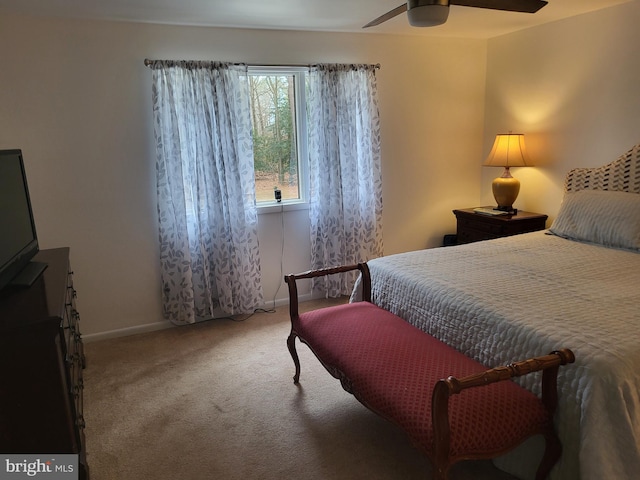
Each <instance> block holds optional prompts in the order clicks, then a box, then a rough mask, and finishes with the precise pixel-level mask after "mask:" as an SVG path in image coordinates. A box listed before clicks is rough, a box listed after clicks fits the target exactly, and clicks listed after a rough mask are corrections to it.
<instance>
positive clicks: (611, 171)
mask: <svg viewBox="0 0 640 480" xmlns="http://www.w3.org/2000/svg"><path fill="white" fill-rule="evenodd" d="M579 190H614V191H621V192H631V193H640V144H638V145H636V146H635V147H633V148H632V149H631V150H629V151H628V152H627V153H625V154H624V155H622V156H621V157H620V158H618V159H617V160H615V161H614V162H611V163H609V164H608V165H603V166H602V167H595V168H575V169H573V170H571V171H569V173H568V174H567V177H566V178H565V182H564V191H565V192H577V191H579Z"/></svg>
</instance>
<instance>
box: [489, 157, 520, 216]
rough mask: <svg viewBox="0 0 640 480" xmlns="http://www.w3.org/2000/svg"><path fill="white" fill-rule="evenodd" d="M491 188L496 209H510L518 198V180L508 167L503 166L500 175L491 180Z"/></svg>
mask: <svg viewBox="0 0 640 480" xmlns="http://www.w3.org/2000/svg"><path fill="white" fill-rule="evenodd" d="M491 190H492V191H493V197H494V198H495V199H496V202H497V203H498V210H505V211H510V210H512V209H513V204H514V203H515V201H516V198H518V193H520V181H519V180H518V179H517V178H513V177H512V176H511V172H509V167H505V169H504V172H502V176H500V177H498V178H495V179H494V180H493V183H492V184H491Z"/></svg>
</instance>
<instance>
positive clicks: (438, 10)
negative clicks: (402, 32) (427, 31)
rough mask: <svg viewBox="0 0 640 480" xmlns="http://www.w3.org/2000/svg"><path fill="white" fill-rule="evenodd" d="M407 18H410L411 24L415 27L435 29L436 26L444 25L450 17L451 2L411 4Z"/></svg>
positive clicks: (433, 1) (423, 0) (440, 0)
mask: <svg viewBox="0 0 640 480" xmlns="http://www.w3.org/2000/svg"><path fill="white" fill-rule="evenodd" d="M420 4H423V5H420ZM443 4H444V5H443ZM407 17H409V23H410V24H411V25H412V26H414V27H435V26H436V25H442V24H443V23H445V22H446V21H447V18H448V17H449V2H448V0H447V1H442V0H428V1H425V0H421V1H413V2H409V3H408V9H407Z"/></svg>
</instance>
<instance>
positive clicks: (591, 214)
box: [549, 190, 640, 252]
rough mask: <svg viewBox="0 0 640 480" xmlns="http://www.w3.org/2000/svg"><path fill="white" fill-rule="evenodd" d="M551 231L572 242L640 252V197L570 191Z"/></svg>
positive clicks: (628, 194) (612, 193)
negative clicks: (576, 241) (577, 241)
mask: <svg viewBox="0 0 640 480" xmlns="http://www.w3.org/2000/svg"><path fill="white" fill-rule="evenodd" d="M549 231H550V232H551V233H553V234H555V235H558V236H560V237H565V238H569V239H572V240H580V241H584V242H591V243H597V244H599V245H604V246H607V247H615V248H624V249H627V250H633V251H636V252H640V195H639V194H637V193H627V192H610V191H604V190H580V191H578V192H568V193H566V194H565V196H564V200H563V201H562V206H561V207H560V211H559V212H558V217H557V218H556V219H555V220H554V222H553V224H552V225H551V228H550V229H549Z"/></svg>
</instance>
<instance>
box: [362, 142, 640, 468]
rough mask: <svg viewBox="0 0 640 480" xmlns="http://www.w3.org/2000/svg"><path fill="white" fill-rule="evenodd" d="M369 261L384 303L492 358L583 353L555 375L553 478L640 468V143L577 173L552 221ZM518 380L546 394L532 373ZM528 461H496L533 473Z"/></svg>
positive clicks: (479, 356) (377, 299)
mask: <svg viewBox="0 0 640 480" xmlns="http://www.w3.org/2000/svg"><path fill="white" fill-rule="evenodd" d="M368 265H369V269H370V271H371V280H372V301H373V302H374V303H375V304H377V305H379V306H380V307H382V308H384V309H386V310H389V311H391V312H393V313H395V314H397V315H399V316H400V317H402V318H404V319H405V320H406V321H408V322H409V323H411V324H413V325H415V326H417V327H419V328H420V329H422V330H424V331H425V332H427V333H429V334H431V335H433V336H435V337H436V338H438V339H440V340H442V341H444V342H445V343H448V344H449V345H451V346H453V347H454V348H456V349H457V350H459V351H461V352H462V353H464V354H465V355H467V356H470V357H472V358H474V359H476V360H478V361H480V362H481V363H483V364H485V365H501V364H504V363H508V362H509V361H511V360H513V359H518V358H527V357H532V356H535V355H538V354H540V353H541V352H549V351H551V350H553V349H555V348H558V347H561V346H566V347H569V348H571V349H572V350H573V351H574V353H575V356H576V363H575V365H573V366H572V368H568V369H564V371H562V372H561V373H560V376H559V379H558V385H559V393H560V403H559V407H558V411H557V414H556V427H557V431H558V434H559V436H560V439H561V441H562V444H563V454H562V458H561V459H560V462H559V463H558V464H557V465H556V467H555V468H554V470H553V471H552V474H551V477H550V478H552V479H582V480H602V479H626V478H637V472H638V471H640V308H639V307H640V145H638V146H636V147H634V148H632V149H631V150H630V151H629V152H627V153H626V154H625V155H623V156H621V157H620V158H619V159H617V160H616V161H615V162H613V163H610V164H608V165H605V166H603V167H598V168H590V169H576V170H572V171H571V172H569V174H568V175H567V177H566V180H565V196H564V200H563V203H562V206H561V208H560V211H559V212H558V216H557V218H556V219H555V220H554V222H553V224H552V225H551V227H550V229H549V230H545V231H540V232H534V233H527V234H522V235H517V236H513V237H507V238H501V239H496V240H488V241H484V242H478V243H471V244H466V245H459V246H454V247H443V248H436V249H430V250H422V251H415V252H408V253H403V254H397V255H390V256H387V257H382V258H378V259H375V260H372V261H369V262H368ZM358 291H359V288H358V285H357V284H356V288H355V289H354V294H353V295H352V297H353V298H352V300H356V297H357V293H356V292H358ZM521 381H522V382H523V385H524V386H525V387H526V388H529V389H530V390H532V391H534V392H535V393H539V392H538V391H537V387H538V382H537V381H536V379H535V378H531V379H529V378H524V379H522V380H521ZM525 460H526V459H518V458H517V454H516V458H515V459H514V458H511V459H509V458H504V459H501V460H499V461H498V465H499V466H502V467H503V468H505V469H507V470H511V471H512V473H515V474H517V475H518V476H520V477H523V478H527V477H529V476H530V475H529V473H530V472H528V471H527V468H528V467H527V462H526V461H525ZM500 462H502V465H501V464H500ZM529 464H531V462H529ZM533 464H535V462H533ZM533 464H532V465H533Z"/></svg>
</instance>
